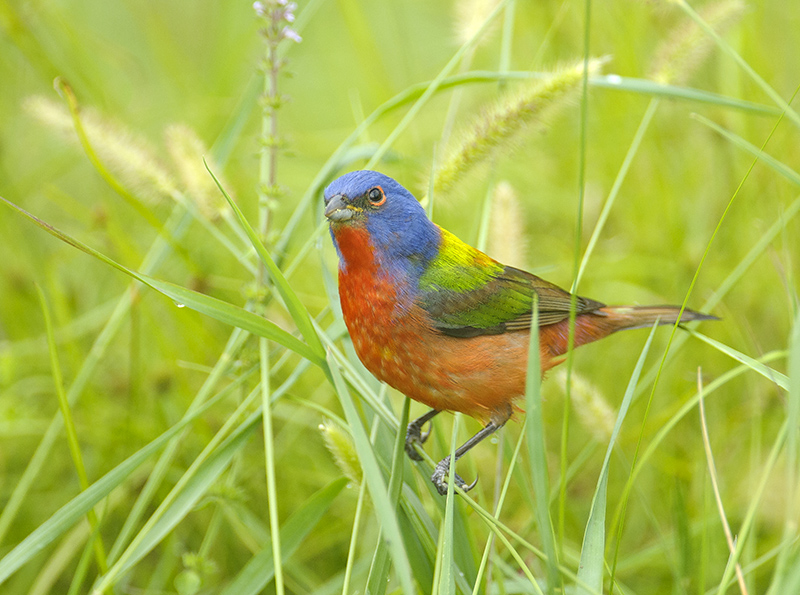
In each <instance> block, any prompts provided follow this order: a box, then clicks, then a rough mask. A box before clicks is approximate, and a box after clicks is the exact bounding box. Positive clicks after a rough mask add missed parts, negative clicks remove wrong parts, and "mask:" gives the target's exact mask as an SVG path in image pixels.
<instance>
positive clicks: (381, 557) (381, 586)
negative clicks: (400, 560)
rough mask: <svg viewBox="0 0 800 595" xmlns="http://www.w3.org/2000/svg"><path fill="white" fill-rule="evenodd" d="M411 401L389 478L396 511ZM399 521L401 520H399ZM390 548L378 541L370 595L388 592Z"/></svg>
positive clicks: (369, 581)
mask: <svg viewBox="0 0 800 595" xmlns="http://www.w3.org/2000/svg"><path fill="white" fill-rule="evenodd" d="M410 408H411V399H409V398H408V397H406V398H405V400H404V403H403V414H402V416H401V419H400V425H399V426H398V431H397V436H396V437H395V442H394V450H393V451H392V471H391V474H390V476H389V498H390V501H391V503H392V506H393V508H394V510H397V504H398V502H399V500H400V491H401V488H402V487H403V462H404V460H405V449H404V448H403V445H404V444H405V433H404V432H403V431H402V428H405V427H406V426H408V417H409V411H410V410H411V409H410ZM398 521H399V519H398ZM389 554H390V552H389V546H388V544H387V542H386V541H385V540H383V539H380V538H379V540H378V548H377V549H376V550H375V555H374V556H373V558H372V565H371V566H370V569H369V576H368V577H367V589H366V592H367V593H370V595H383V594H384V593H385V592H386V584H387V579H388V577H389V566H390V565H389Z"/></svg>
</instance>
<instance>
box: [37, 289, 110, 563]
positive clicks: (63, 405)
mask: <svg viewBox="0 0 800 595" xmlns="http://www.w3.org/2000/svg"><path fill="white" fill-rule="evenodd" d="M36 292H37V294H38V296H39V303H40V304H41V307H42V313H43V314H44V322H45V328H46V331H47V346H48V348H49V351H50V366H51V368H52V371H53V381H54V383H55V388H56V394H57V395H58V404H59V408H60V409H61V415H62V416H63V417H64V428H65V430H66V431H67V444H68V445H69V452H70V455H72V461H73V463H74V464H75V470H76V471H77V473H78V480H79V482H80V485H81V489H82V490H86V489H87V488H88V487H89V478H88V476H87V475H86V467H85V466H84V464H83V455H82V454H81V446H80V443H79V442H78V432H77V431H76V430H75V421H74V420H73V418H72V411H71V410H70V407H69V401H68V400H67V394H66V392H65V391H64V380H63V375H62V374H61V364H60V363H59V360H58V349H57V348H56V340H55V334H54V331H53V321H52V319H51V317H50V308H49V306H48V304H47V298H45V295H44V291H42V288H41V287H40V286H39V285H38V284H37V285H36ZM86 518H87V519H88V521H89V525H90V526H91V528H92V532H93V538H92V542H93V545H92V547H93V548H94V553H95V557H96V558H97V566H98V567H99V568H100V569H101V570H102V572H105V571H106V570H108V560H107V559H106V552H105V548H104V547H103V541H102V539H101V538H100V535H99V533H98V532H97V528H98V527H99V522H98V520H97V514H96V513H95V511H94V509H91V510H89V512H87V514H86Z"/></svg>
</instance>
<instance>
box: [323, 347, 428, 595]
mask: <svg viewBox="0 0 800 595" xmlns="http://www.w3.org/2000/svg"><path fill="white" fill-rule="evenodd" d="M328 365H329V367H330V371H331V376H332V377H333V385H334V388H335V390H336V393H337V395H338V396H339V401H340V402H341V404H342V409H344V413H345V418H346V419H347V423H348V424H349V425H350V429H351V431H352V432H353V441H354V442H355V446H356V451H357V452H358V457H359V459H360V461H361V467H362V469H364V477H365V478H366V480H367V488H368V490H369V495H370V497H371V498H372V503H373V505H374V506H375V515H376V517H377V519H378V521H380V523H381V530H382V532H383V535H384V539H386V540H387V541H388V542H389V550H390V551H391V553H392V559H393V561H394V568H395V573H396V574H397V578H398V580H399V581H400V585H401V588H402V592H403V593H404V595H414V586H413V580H412V578H411V566H410V564H409V562H408V556H407V554H406V551H405V548H404V545H403V538H402V536H401V534H400V526H399V525H398V522H397V514H396V511H395V508H394V507H393V506H392V503H391V502H390V499H389V494H388V493H387V491H386V483H384V481H383V475H382V474H381V471H380V467H379V466H378V461H377V459H376V458H375V452H374V451H373V450H372V444H371V443H370V441H369V438H368V437H367V432H366V430H365V429H364V425H363V423H362V422H361V418H360V417H359V415H358V412H357V411H356V407H355V403H353V399H352V397H351V396H350V392H349V389H348V388H347V385H345V383H344V378H342V374H341V372H340V371H339V366H338V363H337V362H336V360H335V359H334V356H333V352H332V351H330V350H328Z"/></svg>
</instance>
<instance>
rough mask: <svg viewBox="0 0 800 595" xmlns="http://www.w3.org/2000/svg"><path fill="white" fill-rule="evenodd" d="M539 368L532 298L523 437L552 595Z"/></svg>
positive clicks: (556, 580)
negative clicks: (526, 447)
mask: <svg viewBox="0 0 800 595" xmlns="http://www.w3.org/2000/svg"><path fill="white" fill-rule="evenodd" d="M541 370H542V367H541V363H540V355H539V299H538V296H536V295H535V294H534V299H533V318H532V319H531V336H530V343H529V344H528V370H527V382H526V384H525V410H526V414H525V426H524V431H525V436H526V442H527V446H528V460H529V462H530V469H531V479H532V481H533V490H534V495H535V498H536V500H535V502H536V510H535V511H534V515H535V517H536V523H537V525H538V526H539V536H540V538H541V540H542V547H543V549H544V552H545V556H546V558H547V592H548V593H549V594H550V595H553V593H555V591H556V587H557V585H559V584H560V582H561V581H560V577H559V573H558V557H557V554H556V543H555V533H554V532H553V520H552V518H551V516H550V510H549V507H548V502H549V497H548V496H549V494H550V488H549V484H550V480H549V478H548V471H547V457H546V452H547V451H546V447H545V439H544V420H543V419H542V395H541V384H542V371H541Z"/></svg>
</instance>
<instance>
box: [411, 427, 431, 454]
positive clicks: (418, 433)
mask: <svg viewBox="0 0 800 595" xmlns="http://www.w3.org/2000/svg"><path fill="white" fill-rule="evenodd" d="M430 435H431V431H430V429H429V430H428V431H427V432H423V431H422V428H421V427H420V425H419V424H416V423H414V422H411V423H410V424H408V428H407V429H406V454H407V455H408V458H409V459H412V460H414V461H421V460H422V455H420V454H419V453H418V452H417V449H416V448H415V445H417V444H419V445H422V444H425V441H426V440H427V439H428V436H430Z"/></svg>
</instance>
